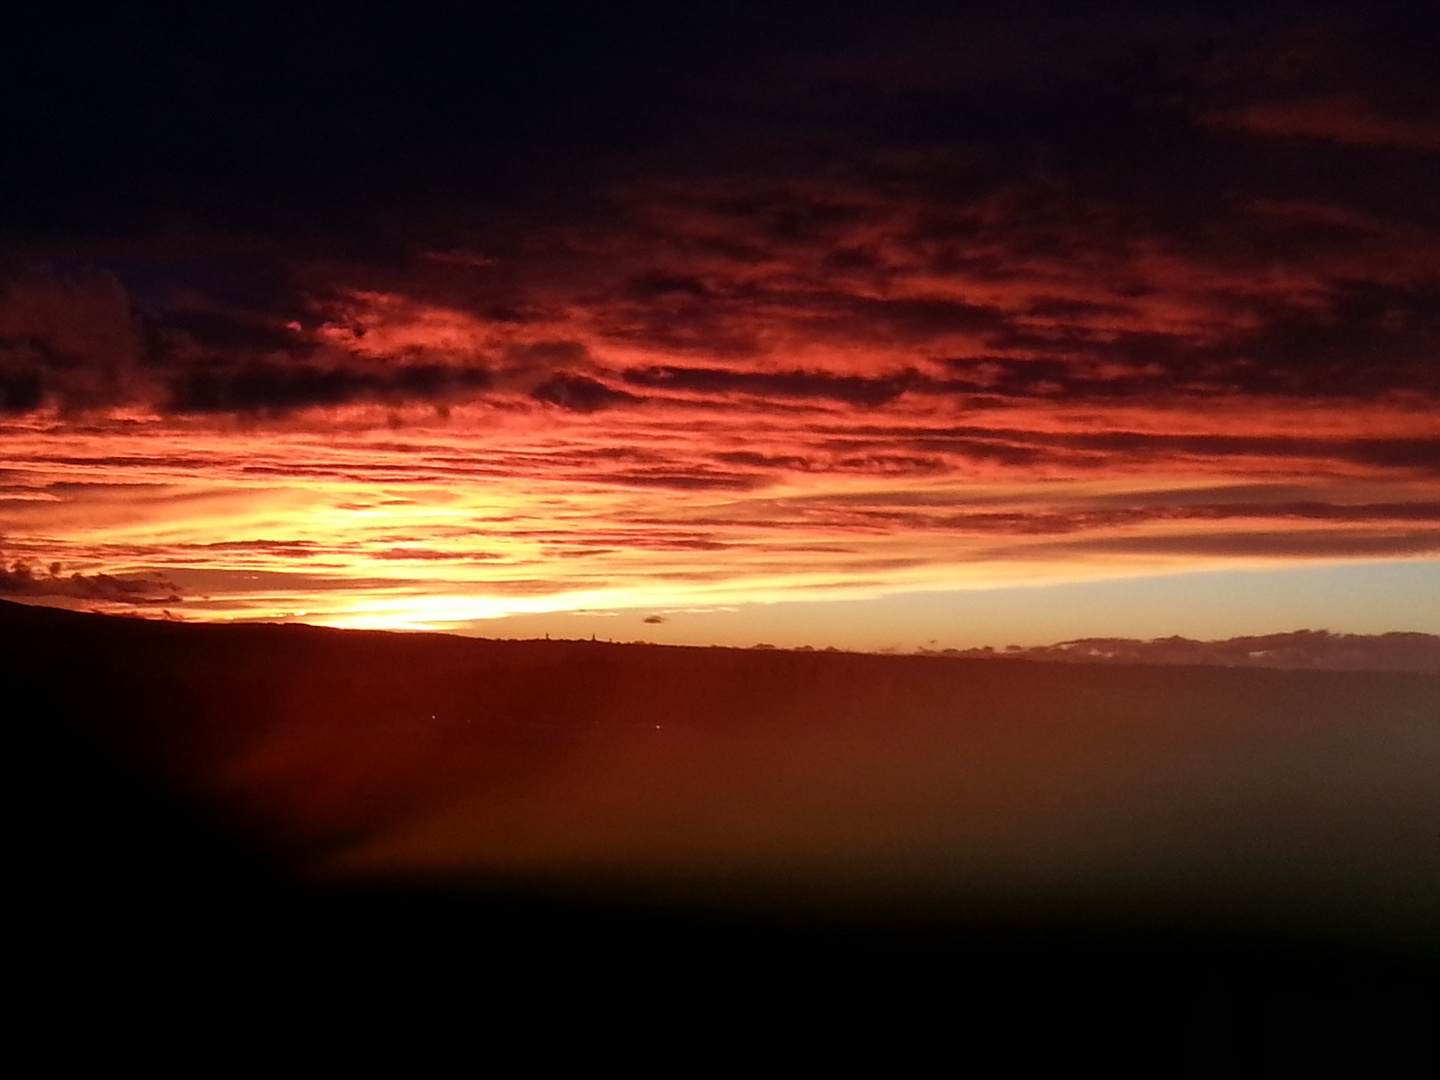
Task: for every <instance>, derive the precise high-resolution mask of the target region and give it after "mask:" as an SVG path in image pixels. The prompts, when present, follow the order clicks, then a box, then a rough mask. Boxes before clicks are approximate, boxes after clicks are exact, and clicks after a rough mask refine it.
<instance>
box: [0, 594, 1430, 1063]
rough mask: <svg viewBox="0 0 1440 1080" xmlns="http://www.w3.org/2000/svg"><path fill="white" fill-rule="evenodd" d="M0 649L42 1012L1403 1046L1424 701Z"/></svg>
mask: <svg viewBox="0 0 1440 1080" xmlns="http://www.w3.org/2000/svg"><path fill="white" fill-rule="evenodd" d="M0 646H3V649H4V655H5V657H6V659H7V664H6V670H7V678H6V681H7V683H8V686H7V692H8V697H9V700H10V701H11V702H12V703H14V706H13V708H11V709H10V710H9V712H10V720H9V730H10V733H11V736H12V739H13V740H14V742H13V743H12V747H13V751H12V754H11V756H10V758H9V761H10V768H11V771H12V783H13V785H14V786H15V787H16V788H18V789H19V790H20V791H21V792H22V793H23V798H22V800H21V806H22V807H23V808H24V812H23V816H22V817H21V818H20V819H18V821H17V828H16V832H17V835H18V837H19V841H20V849H21V851H22V852H23V853H24V855H23V860H22V866H23V868H24V874H25V876H24V878H23V889H24V892H25V893H26V894H27V896H28V897H29V898H30V899H31V901H32V902H33V912H34V914H33V916H31V919H30V921H29V922H28V923H27V925H28V926H30V927H32V928H33V929H34V931H35V933H36V934H37V935H38V937H39V939H40V940H41V941H43V942H44V943H45V945H46V948H47V949H48V955H49V956H50V957H51V958H52V962H51V963H50V964H49V965H47V967H46V973H45V975H44V977H49V978H54V979H56V980H58V981H57V985H60V984H61V983H63V984H64V985H65V986H68V987H71V988H72V989H70V990H68V991H65V992H66V993H75V992H76V991H75V990H74V989H73V988H74V987H75V986H76V985H77V982H76V979H75V975H76V973H77V972H79V973H81V974H83V976H84V977H83V978H82V979H80V980H79V984H80V985H84V986H86V987H89V988H90V991H89V992H93V993H94V994H96V995H98V997H99V998H100V999H104V1000H110V998H109V997H107V995H109V996H114V995H119V996H122V997H123V996H125V994H126V993H127V991H125V990H122V986H125V985H128V980H129V979H130V978H131V976H132V975H133V973H135V972H136V971H140V970H146V971H155V970H157V969H158V970H160V971H162V972H163V973H164V974H165V977H166V979H168V980H169V982H170V984H171V985H172V986H186V987H197V988H199V993H200V997H201V998H202V999H203V998H204V997H206V995H209V996H210V997H211V998H212V999H213V998H214V995H217V994H222V993H223V992H224V990H225V988H227V987H229V988H233V987H235V986H238V985H241V984H243V983H245V982H246V980H253V979H257V978H258V979H261V980H263V981H264V982H265V983H266V985H267V986H268V987H269V990H268V991H267V993H268V994H269V995H271V998H272V999H276V998H275V995H278V996H279V997H278V999H277V1000H288V1001H291V1002H292V1004H293V1003H295V1002H298V1001H300V1000H301V999H303V1000H304V1001H305V1002H307V1005H306V1007H309V1008H313V1007H315V1002H316V1001H319V1000H324V1001H330V1002H333V1001H336V1000H346V1001H349V1002H350V1003H351V1005H352V1006H354V1007H356V1008H358V1007H360V1006H361V1004H364V1003H368V1004H367V1005H366V1007H369V1008H375V1009H380V1008H383V1009H387V1010H394V1009H399V1008H401V1007H402V1006H404V1007H414V1006H415V1005H416V1003H417V1002H424V1003H425V1008H426V1009H427V1010H429V1009H443V1008H445V1007H458V1005H457V1003H459V1002H470V1001H471V998H470V997H469V996H467V995H473V994H480V995H494V996H496V997H497V998H498V999H503V1000H504V1001H507V1002H509V1003H510V1006H509V1007H511V1008H516V1007H519V1006H518V1005H517V1003H525V1002H530V1003H535V1002H540V1001H543V1002H544V1003H545V1006H544V1007H545V1008H547V1009H551V1010H560V1011H564V1012H566V1014H567V1015H570V1016H582V1015H583V1016H589V1017H596V1016H604V1017H606V1018H608V1019H611V1020H613V1019H615V1016H616V1015H619V1014H624V1015H625V1016H627V1017H630V1018H631V1019H632V1020H633V1019H636V1018H638V1017H642V1016H643V1017H645V1018H646V1021H645V1022H646V1023H653V1022H657V1020H656V1018H664V1021H663V1022H665V1023H667V1024H670V1025H672V1026H673V1025H676V1024H681V1025H683V1024H685V1023H689V1024H692V1025H694V1024H699V1025H701V1026H702V1027H705V1026H710V1025H720V1026H723V1027H725V1028H726V1030H727V1031H728V1032H729V1035H728V1038H731V1039H734V1038H736V1037H737V1036H739V1035H740V1034H741V1033H742V1032H747V1031H748V1032H755V1031H759V1030H768V1029H770V1028H776V1029H779V1028H785V1027H787V1024H786V1023H782V1022H781V1020H780V1017H782V1016H789V1015H790V1010H793V1009H796V1008H803V1009H807V1010H809V1009H820V1010H821V1012H822V1013H823V1014H824V1015H825V1016H826V1017H828V1019H827V1020H826V1021H825V1023H826V1024H827V1025H829V1026H827V1028H826V1030H827V1031H829V1030H831V1029H832V1028H834V1029H835V1030H839V1029H840V1028H844V1029H845V1030H846V1031H847V1032H848V1033H849V1035H848V1037H851V1038H854V1037H858V1032H859V1031H861V1030H875V1025H876V1024H879V1023H880V1022H881V1021H882V1020H885V1021H886V1022H887V1023H889V1024H890V1025H891V1026H892V1027H893V1026H894V1025H895V1024H900V1025H902V1026H906V1025H908V1029H913V1030H911V1035H910V1036H908V1037H911V1038H916V1037H918V1038H923V1033H924V1032H927V1031H928V1032H930V1033H932V1034H934V1033H937V1032H941V1031H944V1032H952V1031H953V1030H954V1028H955V1025H957V1024H958V1025H960V1026H961V1027H964V1028H966V1029H967V1030H971V1031H973V1032H979V1031H985V1030H991V1031H993V1030H995V1029H996V1026H997V1025H999V1024H1001V1022H1002V1021H1005V1022H1010V1021H1014V1020H1015V1019H1016V1018H1017V1017H1023V1018H1025V1023H1026V1024H1028V1025H1030V1026H1031V1028H1032V1029H1034V1030H1035V1031H1038V1032H1039V1034H1033V1033H1032V1034H1033V1037H1028V1038H1027V1040H1026V1041H1025V1042H1024V1043H1023V1044H1017V1046H1016V1052H1017V1053H1020V1054H1021V1056H1022V1057H1023V1056H1024V1054H1026V1053H1039V1052H1043V1051H1047V1050H1048V1049H1055V1048H1056V1047H1057V1046H1061V1045H1069V1046H1072V1049H1073V1044H1072V1043H1067V1042H1066V1040H1071V1039H1075V1038H1083V1039H1085V1040H1088V1041H1089V1044H1090V1045H1100V1044H1104V1045H1106V1046H1109V1047H1110V1050H1111V1052H1114V1051H1116V1050H1117V1049H1118V1048H1120V1047H1123V1046H1131V1047H1133V1046H1138V1045H1141V1044H1142V1043H1146V1044H1147V1045H1148V1041H1149V1040H1150V1039H1152V1038H1156V1039H1159V1041H1160V1043H1161V1044H1163V1045H1164V1046H1166V1047H1168V1050H1165V1051H1162V1052H1171V1053H1181V1054H1185V1055H1190V1057H1192V1058H1194V1057H1196V1055H1199V1057H1201V1058H1203V1057H1204V1056H1205V1055H1207V1054H1209V1055H1219V1056H1220V1057H1222V1058H1223V1057H1224V1056H1225V1055H1226V1054H1234V1053H1239V1052H1240V1051H1239V1050H1238V1049H1237V1048H1248V1050H1246V1051H1245V1053H1247V1054H1248V1055H1249V1058H1248V1060H1252V1061H1260V1060H1261V1059H1262V1058H1263V1057H1264V1055H1265V1054H1270V1055H1271V1056H1272V1057H1273V1056H1274V1055H1277V1054H1278V1055H1281V1056H1284V1055H1290V1057H1289V1058H1287V1060H1291V1059H1294V1057H1295V1055H1297V1054H1300V1055H1302V1056H1303V1054H1304V1053H1306V1052H1308V1053H1312V1054H1315V1055H1319V1057H1324V1058H1326V1059H1333V1058H1334V1057H1335V1055H1336V1054H1340V1055H1342V1056H1343V1055H1344V1054H1346V1053H1350V1054H1357V1055H1361V1056H1362V1057H1363V1059H1364V1060H1366V1061H1368V1062H1372V1063H1373V1062H1374V1061H1376V1060H1378V1059H1377V1058H1376V1057H1375V1055H1377V1054H1379V1055H1381V1057H1382V1058H1383V1057H1384V1055H1385V1054H1392V1055H1394V1056H1395V1060H1396V1061H1397V1062H1398V1061H1400V1060H1401V1059H1402V1058H1404V1059H1405V1060H1409V1059H1411V1058H1413V1057H1414V1055H1415V1054H1417V1053H1420V1052H1421V1051H1422V1050H1423V1049H1424V1044H1425V1039H1426V1038H1427V1035H1426V1034H1425V1032H1426V1030H1427V1029H1426V1026H1425V1024H1426V1022H1425V1021H1423V1020H1422V1019H1421V1018H1422V1017H1423V1016H1425V1015H1426V1014H1425V1010H1426V1009H1427V1008H1428V1007H1430V1006H1431V1005H1433V997H1432V996H1430V995H1432V993H1433V990H1432V984H1431V982H1430V980H1431V978H1432V976H1433V971H1434V964H1435V960H1436V957H1437V943H1440V858H1437V843H1440V841H1437V837H1440V784H1437V782H1436V778H1437V776H1440V677H1437V676H1433V675H1421V674H1405V673H1379V672H1297V671H1258V670H1228V669H1222V668H1201V667H1193V668H1159V667H1113V666H1112V667H1085V666H1076V665H1059V664H1043V663H1036V662H1029V661H1006V660H963V659H949V658H942V657H872V656H856V655H846V654H832V653H785V652H778V651H756V650H723V649H682V648H667V647H660V646H641V645H626V646H620V645H606V644H598V643H592V642H490V641H474V640H468V639H461V638H453V637H445V636H440V635H391V634H378V633H357V632H340V631H330V630H323V629H316V628H311V627H301V626H191V625H180V624H170V623H160V622H141V621H135V620H121V619H108V618H102V617H98V616H88V615H78V614H72V613H68V612H60V611H52V610H45V609H37V608H23V607H18V606H16V605H10V604H0ZM107 980H108V981H107ZM457 982H458V983H459V984H460V985H462V986H464V987H466V988H468V989H467V990H466V991H465V992H464V993H463V994H461V996H460V997H458V998H457V997H456V996H455V995H454V992H453V991H452V990H450V989H448V988H449V987H451V986H453V985H455V984H456V983H457ZM442 987H444V988H447V989H445V990H444V991H443V992H442V991H441V989H440V988H442ZM181 996H182V997H183V996H186V995H185V994H182V995H181ZM486 1007H487V1008H488V1009H490V1010H491V1011H490V1012H487V1013H486V1015H487V1016H489V1017H490V1019H491V1020H492V1021H493V1020H495V1017H496V1016H497V1015H499V1014H497V1013H496V1012H495V1011H494V1010H495V1009H496V1008H497V1006H495V1005H494V1004H493V1003H492V1004H491V1005H488V1006H486ZM837 1023H838V1024H839V1027H838V1028H836V1027H835V1025H836V1024H837ZM1037 1024H1038V1025H1039V1027H1038V1028H1036V1027H1035V1025H1037ZM857 1025H859V1026H857ZM865 1025H868V1027H867V1026H865ZM887 1030H888V1029H887ZM1047 1032H1048V1034H1046V1033H1047ZM1061 1032H1067V1033H1068V1034H1064V1035H1063V1036H1062V1034H1060V1033H1061ZM957 1034H958V1032H957ZM1057 1040H1058V1041H1057ZM1305 1047H1309V1048H1310V1049H1309V1050H1308V1051H1307V1050H1306V1049H1305ZM1387 1048H1388V1049H1387ZM1256 1055H1259V1057H1257V1056H1256ZM1217 1060H1218V1058H1217ZM1277 1060H1278V1059H1277ZM1157 1067H1158V1066H1157ZM1167 1071H1168V1070H1167V1069H1166V1068H1160V1072H1162V1073H1164V1072H1167ZM1396 1075H1402V1074H1401V1073H1397V1074H1396Z"/></svg>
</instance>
